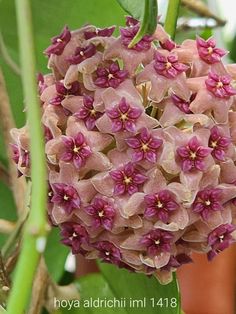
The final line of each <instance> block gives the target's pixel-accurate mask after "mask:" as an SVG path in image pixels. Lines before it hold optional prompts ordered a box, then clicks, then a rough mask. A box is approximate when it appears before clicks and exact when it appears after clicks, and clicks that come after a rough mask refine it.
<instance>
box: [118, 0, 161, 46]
mask: <svg viewBox="0 0 236 314" xmlns="http://www.w3.org/2000/svg"><path fill="white" fill-rule="evenodd" d="M117 1H118V2H119V3H120V5H121V6H122V8H123V9H124V10H125V11H126V12H127V13H129V14H130V15H132V16H133V17H135V18H137V19H139V20H140V28H139V31H138V33H137V34H136V35H135V37H134V38H133V40H132V41H131V43H130V44H129V48H132V47H133V46H134V45H135V44H137V43H138V42H139V41H140V40H141V39H142V37H143V36H144V35H146V34H150V35H152V34H153V33H154V31H155V29H156V26H157V0H145V1H141V2H140V1H138V0H136V1H133V0H117ZM141 3H142V4H141Z"/></svg>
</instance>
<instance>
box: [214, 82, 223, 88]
mask: <svg viewBox="0 0 236 314" xmlns="http://www.w3.org/2000/svg"><path fill="white" fill-rule="evenodd" d="M223 86H224V84H223V83H222V82H221V81H219V82H218V83H217V85H216V87H217V88H222V87H223Z"/></svg>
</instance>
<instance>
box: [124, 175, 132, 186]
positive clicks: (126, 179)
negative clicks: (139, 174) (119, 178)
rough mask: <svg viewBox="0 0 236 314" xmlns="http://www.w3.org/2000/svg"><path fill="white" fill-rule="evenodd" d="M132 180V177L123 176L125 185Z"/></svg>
mask: <svg viewBox="0 0 236 314" xmlns="http://www.w3.org/2000/svg"><path fill="white" fill-rule="evenodd" d="M131 182H132V178H130V177H126V176H125V177H124V183H125V184H126V185H128V184H130V183H131Z"/></svg>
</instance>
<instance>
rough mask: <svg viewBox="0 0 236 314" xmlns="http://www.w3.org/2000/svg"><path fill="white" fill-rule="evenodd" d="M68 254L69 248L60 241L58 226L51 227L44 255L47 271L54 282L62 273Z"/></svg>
mask: <svg viewBox="0 0 236 314" xmlns="http://www.w3.org/2000/svg"><path fill="white" fill-rule="evenodd" d="M68 254H69V249H68V248H67V247H66V246H65V245H63V244H61V243H60V235H59V228H53V229H52V230H51V232H50V234H49V236H48V240H47V245H46V250H45V253H44V257H45V262H46V265H47V267H48V272H49V274H50V275H51V277H52V278H53V279H54V280H55V281H56V282H58V281H59V280H60V278H61V277H62V275H63V273H64V268H65V262H66V258H67V256H68Z"/></svg>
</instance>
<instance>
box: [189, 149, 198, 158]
mask: <svg viewBox="0 0 236 314" xmlns="http://www.w3.org/2000/svg"><path fill="white" fill-rule="evenodd" d="M196 157H197V154H196V152H192V151H190V158H191V159H193V160H194V159H196Z"/></svg>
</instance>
